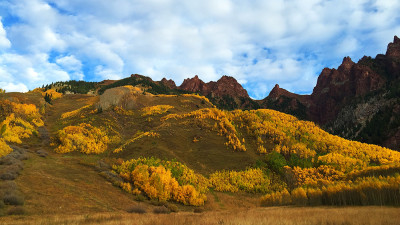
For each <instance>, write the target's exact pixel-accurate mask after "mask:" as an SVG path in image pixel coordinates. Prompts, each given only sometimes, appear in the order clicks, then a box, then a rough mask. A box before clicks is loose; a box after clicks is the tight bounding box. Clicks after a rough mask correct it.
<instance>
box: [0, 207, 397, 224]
mask: <svg viewBox="0 0 400 225" xmlns="http://www.w3.org/2000/svg"><path fill="white" fill-rule="evenodd" d="M2 224H43V225H47V224H54V225H57V224H71V225H72V224H112V225H114V224H140V225H150V224H164V225H181V224H185V225H190V224H201V225H209V224H210V225H211V224H224V225H231V224H232V225H233V224H235V225H237V224H243V225H253V224H254V225H261V224H271V225H280V224H282V225H291V224H298V225H302V224H307V225H308V224H319V225H325V224H326V225H328V224H329V225H336V224H337V225H352V224H354V225H356V224H357V225H358V224H374V225H375V224H382V225H392V224H393V225H394V224H400V209H399V208H390V207H346V208H326V207H314V208H296V207H293V208H292V207H270V208H256V209H248V210H231V211H219V212H204V213H186V212H181V213H173V214H154V213H151V212H147V213H144V214H128V213H125V212H124V213H102V214H85V215H78V216H65V215H56V216H51V217H47V218H43V217H39V216H14V217H6V218H4V219H3V220H2Z"/></svg>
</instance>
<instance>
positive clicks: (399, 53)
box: [262, 36, 400, 149]
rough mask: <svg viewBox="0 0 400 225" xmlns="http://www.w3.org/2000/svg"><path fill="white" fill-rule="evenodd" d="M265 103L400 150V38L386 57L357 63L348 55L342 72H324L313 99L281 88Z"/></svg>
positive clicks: (347, 134) (350, 135)
mask: <svg viewBox="0 0 400 225" xmlns="http://www.w3.org/2000/svg"><path fill="white" fill-rule="evenodd" d="M262 102H263V104H262V106H263V107H269V108H274V109H277V110H279V111H283V112H286V113H290V114H293V115H296V116H299V117H300V118H303V119H308V120H312V121H314V122H316V123H318V124H320V125H321V126H324V127H325V128H326V129H327V130H328V131H330V132H332V133H335V134H338V135H341V136H343V137H345V138H351V139H355V140H360V141H364V142H368V143H373V144H379V145H384V146H387V147H390V148H393V149H400V146H399V143H400V138H399V135H400V110H397V109H399V108H400V39H399V38H398V37H397V36H395V37H394V40H393V42H392V43H389V44H388V47H387V51H386V54H385V55H383V54H379V55H377V56H376V57H375V58H371V57H367V56H364V57H363V58H362V59H360V60H359V62H357V63H355V62H353V61H352V60H351V59H350V57H345V58H344V59H343V62H342V64H341V65H340V66H339V67H338V68H337V69H329V68H325V69H323V70H322V72H321V74H320V75H319V77H318V81H317V84H316V86H315V88H314V90H313V92H312V94H311V95H296V94H293V93H290V92H288V91H286V90H284V89H282V88H279V86H278V85H276V86H275V88H274V89H273V90H272V91H271V93H270V94H269V96H268V97H267V98H265V99H264V100H262Z"/></svg>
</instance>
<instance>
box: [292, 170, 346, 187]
mask: <svg viewBox="0 0 400 225" xmlns="http://www.w3.org/2000/svg"><path fill="white" fill-rule="evenodd" d="M285 169H286V173H287V174H288V173H289V174H290V173H291V174H292V176H293V179H294V185H295V186H303V185H310V186H317V185H326V184H329V183H332V181H336V180H340V179H341V178H342V177H343V175H344V173H343V172H341V171H338V170H336V169H334V168H332V167H330V166H326V165H321V166H319V167H316V168H315V167H312V168H304V169H303V168H300V167H298V166H296V167H294V168H290V167H285Z"/></svg>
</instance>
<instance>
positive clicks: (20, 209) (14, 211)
mask: <svg viewBox="0 0 400 225" xmlns="http://www.w3.org/2000/svg"><path fill="white" fill-rule="evenodd" d="M24 214H26V211H25V209H24V207H22V206H16V207H12V208H10V209H9V210H8V211H7V215H24Z"/></svg>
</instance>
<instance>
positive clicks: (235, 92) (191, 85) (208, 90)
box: [179, 75, 249, 98]
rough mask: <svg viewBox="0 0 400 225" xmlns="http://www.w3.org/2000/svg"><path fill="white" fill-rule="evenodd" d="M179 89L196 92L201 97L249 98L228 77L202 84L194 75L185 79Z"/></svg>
mask: <svg viewBox="0 0 400 225" xmlns="http://www.w3.org/2000/svg"><path fill="white" fill-rule="evenodd" d="M179 88H180V89H182V90H186V91H191V92H198V93H201V94H202V95H205V96H207V95H209V94H211V95H212V96H215V97H222V96H224V95H229V96H231V97H246V98H249V95H248V94H247V91H246V90H245V89H244V88H243V87H242V85H240V84H239V83H238V82H237V80H236V79H235V78H233V77H230V76H222V77H221V78H220V79H219V80H218V81H217V82H214V81H211V82H208V83H204V82H203V81H202V80H200V79H199V77H198V76H197V75H196V76H195V77H193V78H190V79H185V80H184V81H183V83H182V84H181V86H179Z"/></svg>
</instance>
